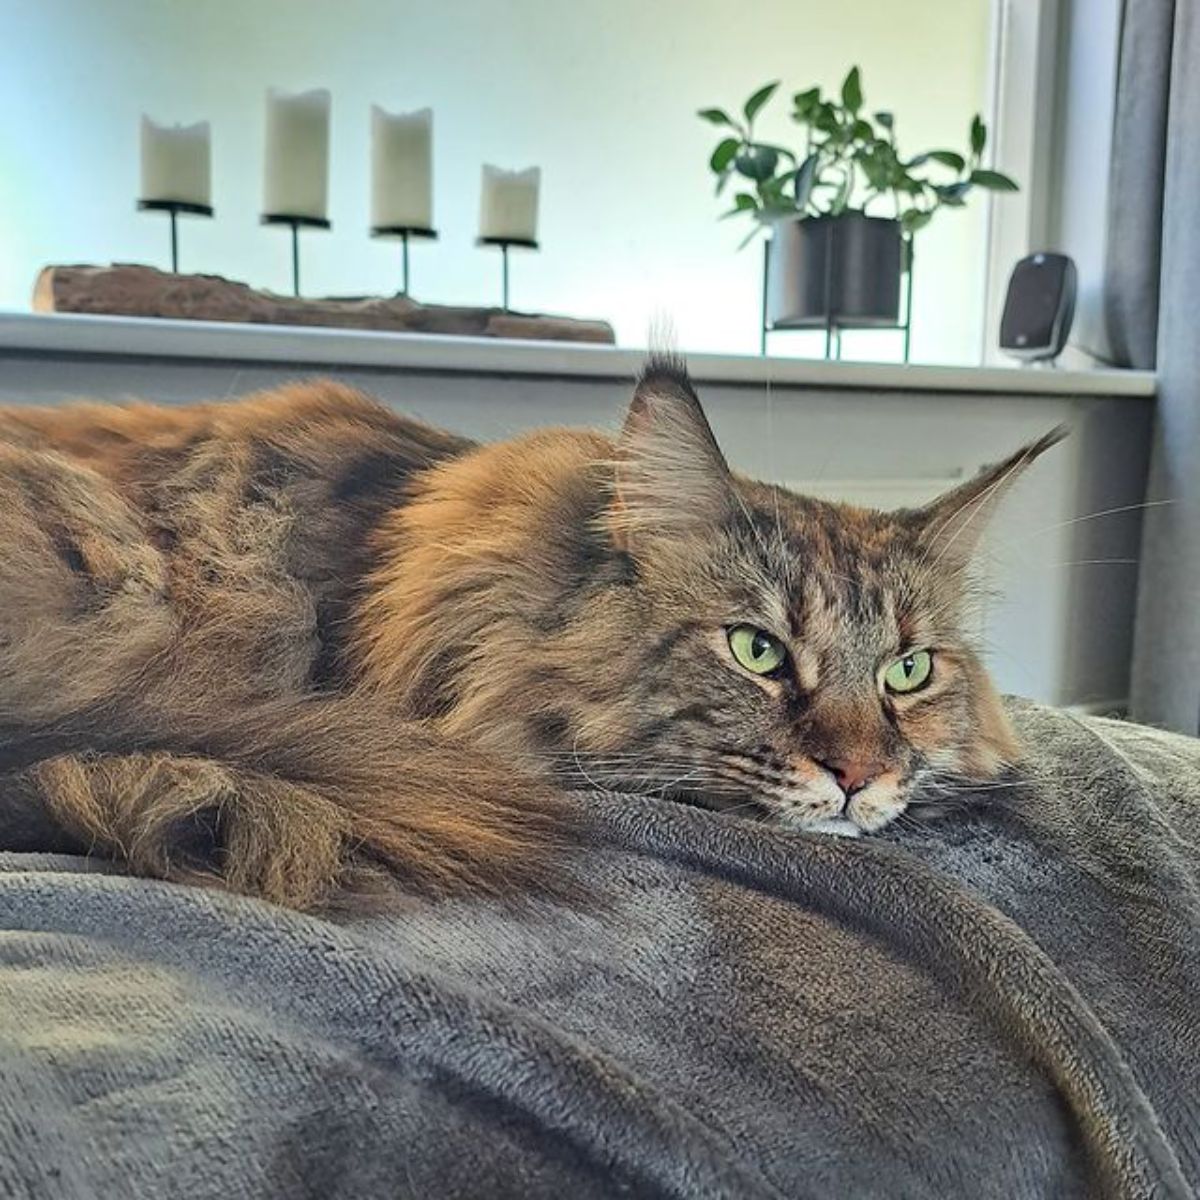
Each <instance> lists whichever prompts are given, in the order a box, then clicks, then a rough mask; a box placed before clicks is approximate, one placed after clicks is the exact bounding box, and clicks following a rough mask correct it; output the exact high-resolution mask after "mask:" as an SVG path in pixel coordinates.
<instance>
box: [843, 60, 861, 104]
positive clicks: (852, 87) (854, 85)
mask: <svg viewBox="0 0 1200 1200" xmlns="http://www.w3.org/2000/svg"><path fill="white" fill-rule="evenodd" d="M862 102H863V94H862V76H861V75H860V74H859V70H858V68H857V67H851V68H850V74H849V75H847V76H846V78H845V80H844V82H843V83H842V103H843V104H844V105H845V106H846V107H847V108H848V109H849V110H850V111H851V112H852V113H856V112H858V110H859V109H860V108H862Z"/></svg>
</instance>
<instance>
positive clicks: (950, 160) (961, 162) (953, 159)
mask: <svg viewBox="0 0 1200 1200" xmlns="http://www.w3.org/2000/svg"><path fill="white" fill-rule="evenodd" d="M927 157H928V158H932V159H933V161H934V162H939V163H941V164H942V166H944V167H949V168H950V169H951V170H953V171H961V170H962V169H963V167H965V166H966V165H967V160H966V159H965V158H963V156H962V155H961V154H955V152H954V151H953V150H930V152H929V154H928V155H927Z"/></svg>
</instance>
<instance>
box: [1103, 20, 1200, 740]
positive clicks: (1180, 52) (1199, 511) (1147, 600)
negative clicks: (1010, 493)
mask: <svg viewBox="0 0 1200 1200" xmlns="http://www.w3.org/2000/svg"><path fill="white" fill-rule="evenodd" d="M1198 8H1200V6H1197V4H1196V3H1195V2H1194V0H1186V2H1184V0H1136V2H1131V0H1126V3H1125V10H1124V20H1123V24H1122V31H1121V62H1120V72H1119V85H1118V92H1117V111H1116V126H1115V130H1114V140H1113V161H1112V176H1111V183H1110V189H1109V196H1110V199H1109V230H1108V254H1107V262H1106V267H1105V274H1106V279H1105V294H1106V311H1107V316H1108V325H1109V331H1108V332H1109V338H1110V340H1111V343H1112V345H1113V346H1114V347H1115V348H1116V350H1117V353H1118V356H1119V359H1118V360H1119V361H1120V362H1121V363H1122V364H1123V365H1126V366H1135V367H1153V366H1155V365H1156V362H1157V368H1158V414H1157V422H1156V428H1155V441H1154V450H1153V455H1152V460H1151V469H1150V484H1149V487H1148V489H1147V499H1148V500H1149V501H1151V507H1149V508H1147V509H1146V511H1145V514H1144V521H1143V536H1142V555H1141V560H1142V561H1141V576H1140V586H1139V591H1138V616H1137V628H1136V633H1135V640H1134V658H1133V672H1132V683H1131V693H1132V709H1133V713H1134V715H1135V716H1136V717H1137V719H1139V720H1142V721H1146V722H1148V723H1149V724H1154V725H1162V726H1165V727H1167V728H1170V729H1176V730H1179V731H1180V732H1184V733H1192V734H1194V733H1197V732H1200V465H1198V464H1200V338H1198V337H1197V336H1196V308H1197V303H1198V298H1200V75H1198V74H1197V71H1196V64H1197V63H1200V11H1198Z"/></svg>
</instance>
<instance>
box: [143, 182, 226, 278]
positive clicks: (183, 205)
mask: <svg viewBox="0 0 1200 1200" xmlns="http://www.w3.org/2000/svg"><path fill="white" fill-rule="evenodd" d="M137 206H138V212H165V213H167V214H168V215H169V216H170V218H171V271H172V273H173V274H175V275H178V274H179V230H178V229H177V228H176V224H175V223H176V221H177V219H178V217H179V214H180V213H186V214H187V215H188V216H191V217H211V216H212V215H213V207H212V205H211V204H192V203H190V202H189V201H186V200H139V201H138V204H137Z"/></svg>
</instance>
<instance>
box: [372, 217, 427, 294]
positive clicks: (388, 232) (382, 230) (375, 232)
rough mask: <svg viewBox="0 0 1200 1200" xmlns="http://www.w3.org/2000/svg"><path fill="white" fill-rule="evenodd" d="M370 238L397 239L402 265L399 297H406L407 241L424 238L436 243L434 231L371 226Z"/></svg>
mask: <svg viewBox="0 0 1200 1200" xmlns="http://www.w3.org/2000/svg"><path fill="white" fill-rule="evenodd" d="M371 236H372V237H377V238H399V239H400V245H401V248H402V250H401V258H400V261H401V264H402V268H401V269H402V272H403V274H402V276H401V278H402V282H403V286H402V287H401V289H400V295H402V296H407V295H408V294H409V292H408V239H409V238H425V239H426V240H428V241H437V230H436V229H425V228H424V227H422V226H418V225H372V226H371Z"/></svg>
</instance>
